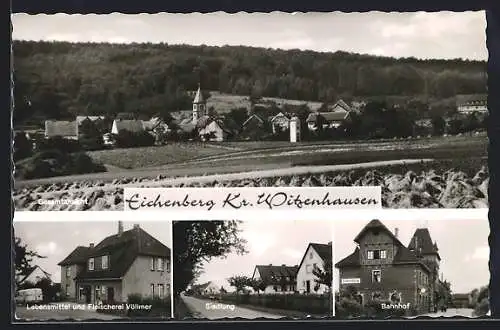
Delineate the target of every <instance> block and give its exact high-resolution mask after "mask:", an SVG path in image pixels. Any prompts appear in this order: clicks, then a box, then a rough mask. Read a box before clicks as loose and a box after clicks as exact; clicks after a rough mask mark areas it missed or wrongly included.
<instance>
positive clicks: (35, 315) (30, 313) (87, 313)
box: [15, 303, 120, 321]
mask: <svg viewBox="0 0 500 330" xmlns="http://www.w3.org/2000/svg"><path fill="white" fill-rule="evenodd" d="M61 304H64V305H69V309H66V308H59V309H56V310H34V309H28V308H27V307H26V306H16V310H15V316H16V319H17V320H33V321H39V320H40V321H43V320H58V321H63V320H68V319H73V320H90V319H98V320H116V319H119V318H120V317H118V316H114V315H109V314H102V313H97V312H96V311H93V310H90V309H84V310H81V309H73V306H75V305H76V304H74V303H61ZM49 305H52V306H54V305H56V304H55V303H51V304H49Z"/></svg>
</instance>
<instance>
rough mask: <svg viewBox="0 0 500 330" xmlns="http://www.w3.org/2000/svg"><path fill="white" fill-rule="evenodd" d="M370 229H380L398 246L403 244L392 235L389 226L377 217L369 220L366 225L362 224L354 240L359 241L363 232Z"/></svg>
mask: <svg viewBox="0 0 500 330" xmlns="http://www.w3.org/2000/svg"><path fill="white" fill-rule="evenodd" d="M370 230H382V231H384V232H385V233H387V234H388V235H389V236H390V237H391V238H392V239H393V240H394V241H395V242H396V244H398V245H399V246H404V245H403V243H401V241H400V240H399V239H398V238H397V237H396V236H394V234H393V233H392V231H390V230H389V228H387V227H386V226H385V225H384V224H383V223H382V222H380V220H377V219H374V220H372V221H370V222H369V223H368V224H367V225H366V226H364V227H363V229H361V231H360V232H359V234H358V235H357V236H356V237H355V238H354V242H356V243H359V241H360V240H361V238H362V237H363V236H364V235H365V233H366V232H367V231H370Z"/></svg>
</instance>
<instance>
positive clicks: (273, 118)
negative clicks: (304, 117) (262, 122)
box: [269, 112, 291, 122]
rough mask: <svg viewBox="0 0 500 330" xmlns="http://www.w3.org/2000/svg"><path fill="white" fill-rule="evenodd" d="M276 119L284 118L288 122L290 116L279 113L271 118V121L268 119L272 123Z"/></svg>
mask: <svg viewBox="0 0 500 330" xmlns="http://www.w3.org/2000/svg"><path fill="white" fill-rule="evenodd" d="M278 117H284V118H286V119H288V120H290V118H291V116H290V115H289V114H285V113H283V112H280V113H278V114H277V115H276V116H272V117H271V119H269V121H270V122H273V121H274V120H276V119H277V118H278Z"/></svg>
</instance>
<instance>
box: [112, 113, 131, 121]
mask: <svg viewBox="0 0 500 330" xmlns="http://www.w3.org/2000/svg"><path fill="white" fill-rule="evenodd" d="M115 119H121V120H134V119H136V115H135V114H134V113H132V112H119V113H118V114H117V115H116V117H115Z"/></svg>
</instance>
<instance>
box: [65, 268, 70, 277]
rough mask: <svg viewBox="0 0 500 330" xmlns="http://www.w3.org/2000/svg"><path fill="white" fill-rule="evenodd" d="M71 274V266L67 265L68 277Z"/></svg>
mask: <svg viewBox="0 0 500 330" xmlns="http://www.w3.org/2000/svg"><path fill="white" fill-rule="evenodd" d="M70 276H71V266H66V277H70Z"/></svg>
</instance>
